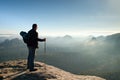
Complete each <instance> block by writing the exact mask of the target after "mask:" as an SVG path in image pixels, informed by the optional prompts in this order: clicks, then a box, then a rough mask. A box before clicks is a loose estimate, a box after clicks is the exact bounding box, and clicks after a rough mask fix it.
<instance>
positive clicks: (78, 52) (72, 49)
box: [0, 33, 120, 75]
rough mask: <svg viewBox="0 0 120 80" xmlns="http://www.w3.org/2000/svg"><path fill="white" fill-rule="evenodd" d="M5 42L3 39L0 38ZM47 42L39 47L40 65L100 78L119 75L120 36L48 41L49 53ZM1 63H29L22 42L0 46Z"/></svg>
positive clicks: (3, 43) (6, 41) (67, 37)
mask: <svg viewBox="0 0 120 80" xmlns="http://www.w3.org/2000/svg"><path fill="white" fill-rule="evenodd" d="M0 39H1V40H3V38H0ZM44 47H45V46H44V42H40V43H39V48H38V49H37V51H36V58H35V59H36V61H42V62H45V63H47V64H50V65H53V66H56V67H59V68H61V69H64V70H66V71H69V72H72V73H75V74H91V75H95V74H96V75H98V74H99V73H100V74H104V73H109V72H110V73H111V72H119V71H120V68H119V65H120V63H119V62H120V49H119V48H120V34H119V33H118V34H112V35H108V36H98V37H94V36H89V37H86V38H85V37H84V38H82V37H73V36H70V35H66V36H64V37H47V41H46V53H44ZM0 55H1V56H0V62H3V61H7V60H16V59H27V55H28V50H27V47H26V44H25V43H24V42H23V41H22V40H21V39H18V38H14V39H6V38H5V40H4V41H2V42H1V43H0Z"/></svg>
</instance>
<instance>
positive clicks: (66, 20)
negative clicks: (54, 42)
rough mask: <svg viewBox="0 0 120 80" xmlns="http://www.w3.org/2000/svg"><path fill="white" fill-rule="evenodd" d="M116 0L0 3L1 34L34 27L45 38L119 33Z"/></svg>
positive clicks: (4, 0)
mask: <svg viewBox="0 0 120 80" xmlns="http://www.w3.org/2000/svg"><path fill="white" fill-rule="evenodd" d="M119 3H120V1H119V0H0V34H19V32H20V31H22V30H23V31H28V30H30V29H31V26H32V24H33V23H37V24H38V26H39V28H38V32H39V33H40V34H41V35H45V36H61V35H66V34H69V35H78V36H79V35H99V34H101V35H107V34H112V33H117V32H119V31H120V23H119V22H120V9H119V7H120V6H119Z"/></svg>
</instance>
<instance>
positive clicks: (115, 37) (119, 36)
mask: <svg viewBox="0 0 120 80" xmlns="http://www.w3.org/2000/svg"><path fill="white" fill-rule="evenodd" d="M106 40H108V41H119V42H120V33H116V34H112V35H108V36H106Z"/></svg>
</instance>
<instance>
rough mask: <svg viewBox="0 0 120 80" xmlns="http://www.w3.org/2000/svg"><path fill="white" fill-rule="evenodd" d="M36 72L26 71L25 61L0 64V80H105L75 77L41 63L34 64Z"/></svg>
mask: <svg viewBox="0 0 120 80" xmlns="http://www.w3.org/2000/svg"><path fill="white" fill-rule="evenodd" d="M35 68H37V69H38V70H37V71H34V72H29V70H27V69H26V60H14V61H6V62H2V63H0V80H106V79H103V78H100V77H97V76H88V75H75V74H72V73H70V72H66V71H64V70H61V69H59V68H56V67H54V66H51V65H47V64H45V63H42V62H35Z"/></svg>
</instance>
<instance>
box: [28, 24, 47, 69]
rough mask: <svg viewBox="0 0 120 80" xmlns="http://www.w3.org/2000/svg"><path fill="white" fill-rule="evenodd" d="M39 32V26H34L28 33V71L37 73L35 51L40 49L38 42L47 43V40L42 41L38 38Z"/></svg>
mask: <svg viewBox="0 0 120 80" xmlns="http://www.w3.org/2000/svg"><path fill="white" fill-rule="evenodd" d="M36 30H37V24H33V25H32V29H31V30H30V31H29V32H28V37H29V40H28V42H27V47H28V51H29V54H28V60H27V69H29V71H36V70H37V69H35V68H34V58H35V51H36V48H38V41H40V42H44V41H46V38H44V39H40V38H38V33H37V32H36Z"/></svg>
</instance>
